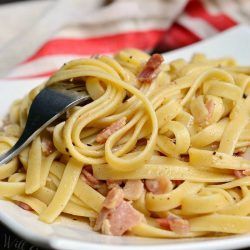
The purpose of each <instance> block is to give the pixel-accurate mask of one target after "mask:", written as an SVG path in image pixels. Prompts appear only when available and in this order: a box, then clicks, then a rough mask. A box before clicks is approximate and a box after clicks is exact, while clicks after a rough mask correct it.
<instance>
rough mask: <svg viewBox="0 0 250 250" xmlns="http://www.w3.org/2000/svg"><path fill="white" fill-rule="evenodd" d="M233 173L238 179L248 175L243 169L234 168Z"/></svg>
mask: <svg viewBox="0 0 250 250" xmlns="http://www.w3.org/2000/svg"><path fill="white" fill-rule="evenodd" d="M233 174H234V176H235V177H236V178H237V179H240V178H243V177H245V176H246V175H245V174H244V171H243V170H233Z"/></svg>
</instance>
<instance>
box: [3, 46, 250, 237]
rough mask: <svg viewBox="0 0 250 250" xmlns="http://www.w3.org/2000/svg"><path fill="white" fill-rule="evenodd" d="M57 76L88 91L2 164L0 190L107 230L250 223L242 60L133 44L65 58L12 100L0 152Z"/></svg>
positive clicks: (176, 230) (40, 210)
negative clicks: (169, 56) (172, 54)
mask: <svg viewBox="0 0 250 250" xmlns="http://www.w3.org/2000/svg"><path fill="white" fill-rule="evenodd" d="M58 82H63V83H64V84H65V83H67V82H69V83H70V82H77V83H82V84H83V85H86V88H87V91H88V93H89V95H90V96H91V98H92V100H93V101H92V102H91V103H89V104H87V105H85V106H81V105H79V106H77V107H74V108H72V109H71V110H69V111H68V112H67V114H66V116H65V117H64V118H63V119H58V120H57V121H55V122H54V123H53V124H51V125H50V127H48V128H46V129H45V130H44V131H43V132H42V133H41V134H40V135H39V136H37V137H36V138H35V139H34V140H33V142H32V143H31V144H30V145H29V146H28V147H26V148H25V149H24V150H23V151H22V152H21V153H20V154H19V155H18V156H17V157H16V158H14V159H12V160H11V161H10V162H9V163H7V164H4V165H3V166H1V167H0V196H1V197H2V199H6V200H9V201H12V202H14V203H16V204H17V205H18V206H20V207H21V208H23V209H26V210H30V211H33V212H34V213H36V214H37V215H38V217H39V219H40V220H41V221H44V222H46V223H53V222H54V221H55V220H56V219H57V218H58V217H59V216H61V215H65V216H66V215H67V214H69V215H74V216H78V217H86V218H89V221H90V225H91V226H93V228H94V229H95V230H97V231H101V232H102V233H105V234H112V235H123V234H124V233H126V232H129V233H130V234H134V235H138V236H142V237H156V238H183V237H199V236H213V235H217V234H218V233H222V234H242V233H248V232H250V217H249V215H250V189H249V187H250V177H249V176H248V175H250V160H249V159H250V158H249V155H248V154H249V152H248V151H249V150H248V146H249V145H250V119H249V118H250V96H248V95H249V93H250V72H249V70H248V68H247V67H243V66H239V65H237V63H236V61H235V60H234V59H232V58H221V59H213V60H210V59H207V58H206V56H205V55H203V54H195V55H194V56H193V57H192V59H191V60H190V61H185V60H184V59H177V60H175V61H172V62H168V61H167V62H163V58H162V57H161V56H160V55H157V54H154V55H152V56H149V55H148V54H146V53H144V52H142V51H139V50H136V49H126V50H122V51H120V52H118V53H117V54H115V55H114V56H113V57H112V58H111V57H107V56H98V57H95V58H90V59H78V60H74V61H71V62H68V63H66V64H64V65H63V66H62V67H61V69H59V70H58V71H57V72H56V73H55V74H54V75H53V76H52V77H51V78H50V79H49V80H48V81H47V82H46V83H44V84H42V85H40V86H38V87H37V88H35V89H33V90H32V91H31V92H30V93H29V94H28V95H27V96H25V97H24V98H23V99H21V100H18V101H15V102H14V103H13V105H12V106H11V108H10V111H9V115H8V117H7V118H6V120H5V121H4V122H3V124H4V125H3V126H2V128H1V130H0V153H4V152H6V151H7V150H8V149H10V148H11V147H12V146H13V145H14V144H15V142H16V141H17V139H18V137H19V136H20V135H21V132H22V130H23V129H24V126H25V122H26V119H27V115H28V112H29V108H30V105H31V103H32V101H33V100H34V98H35V96H36V95H37V94H38V93H39V91H40V90H41V89H43V88H44V87H45V86H47V85H50V84H54V83H58ZM128 197H129V198H128Z"/></svg>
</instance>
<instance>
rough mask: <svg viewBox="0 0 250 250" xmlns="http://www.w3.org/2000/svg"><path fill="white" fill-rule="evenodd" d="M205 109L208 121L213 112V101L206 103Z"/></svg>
mask: <svg viewBox="0 0 250 250" xmlns="http://www.w3.org/2000/svg"><path fill="white" fill-rule="evenodd" d="M205 106H206V108H207V111H208V116H207V120H209V119H210V118H211V116H212V114H213V112H214V108H215V103H214V102H213V100H209V101H208V102H207V103H206V105H205Z"/></svg>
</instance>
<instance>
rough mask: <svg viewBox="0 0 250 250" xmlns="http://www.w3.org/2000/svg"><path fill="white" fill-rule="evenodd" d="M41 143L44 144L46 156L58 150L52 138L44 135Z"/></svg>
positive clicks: (43, 149)
mask: <svg viewBox="0 0 250 250" xmlns="http://www.w3.org/2000/svg"><path fill="white" fill-rule="evenodd" d="M41 144H42V151H43V153H44V154H45V155H46V156H48V155H50V154H52V153H53V152H55V150H56V148H55V146H54V143H53V141H52V139H51V138H48V137H42V140H41Z"/></svg>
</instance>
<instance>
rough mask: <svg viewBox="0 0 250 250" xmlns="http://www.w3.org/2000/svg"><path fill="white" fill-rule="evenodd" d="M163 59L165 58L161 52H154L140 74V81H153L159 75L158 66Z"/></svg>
mask: <svg viewBox="0 0 250 250" xmlns="http://www.w3.org/2000/svg"><path fill="white" fill-rule="evenodd" d="M163 61H164V59H163V57H162V56H161V55H160V54H153V55H152V56H151V57H150V58H149V60H148V61H147V63H146V64H145V65H144V67H143V69H142V71H141V72H140V74H139V75H138V80H139V82H141V83H151V82H152V81H153V79H154V78H155V77H156V76H157V73H158V68H159V67H160V65H161V63H162V62H163Z"/></svg>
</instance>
